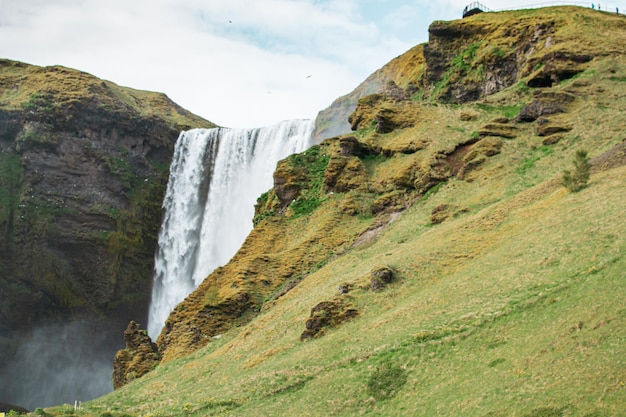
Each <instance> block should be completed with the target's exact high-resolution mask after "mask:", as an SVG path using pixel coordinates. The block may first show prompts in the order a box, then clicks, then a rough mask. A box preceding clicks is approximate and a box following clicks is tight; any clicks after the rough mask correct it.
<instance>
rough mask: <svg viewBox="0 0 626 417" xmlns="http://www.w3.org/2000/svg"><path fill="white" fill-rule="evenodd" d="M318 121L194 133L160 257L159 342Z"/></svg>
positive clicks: (238, 240)
mask: <svg viewBox="0 0 626 417" xmlns="http://www.w3.org/2000/svg"><path fill="white" fill-rule="evenodd" d="M312 131H313V122H312V121H309V120H290V121H284V122H281V123H278V124H276V125H274V126H271V127H265V128H258V129H227V128H215V129H193V130H189V131H186V132H182V133H181V134H180V136H179V138H178V141H177V142H176V147H175V150H174V156H173V160H172V165H171V167H170V178H169V182H168V184H167V191H166V195H165V199H164V201H163V208H164V210H165V214H164V218H163V223H162V225H161V231H160V233H159V246H158V250H157V252H156V255H155V262H154V263H155V266H154V282H153V287H152V300H151V303H150V312H149V319H148V334H149V335H150V337H152V338H153V339H156V337H157V336H158V335H159V333H160V332H161V329H162V328H163V325H164V324H165V320H166V319H167V317H168V316H169V314H170V312H171V311H172V309H173V308H174V307H176V305H177V304H178V303H180V302H181V301H182V300H183V299H184V298H185V297H186V296H187V295H188V294H189V293H190V292H191V291H193V290H194V289H195V288H196V287H197V286H198V285H199V284H200V283H201V282H202V280H204V278H206V277H207V276H208V275H209V274H210V273H211V272H212V271H213V270H214V269H215V268H217V267H219V266H221V265H224V264H226V263H227V262H228V261H229V260H230V259H231V258H232V256H233V255H234V254H235V253H236V252H237V250H238V249H239V247H240V246H241V244H242V243H243V241H244V240H245V238H246V236H247V235H248V233H250V231H251V230H252V218H253V215H254V203H255V202H256V199H257V198H258V197H259V196H260V195H261V194H262V193H263V192H265V191H267V190H268V189H270V188H271V187H272V174H273V173H274V170H275V168H276V164H277V162H278V161H279V160H281V159H283V158H285V157H287V156H289V155H291V154H293V153H296V152H302V151H304V150H306V149H307V148H308V147H309V146H311V145H312V143H311V133H312Z"/></svg>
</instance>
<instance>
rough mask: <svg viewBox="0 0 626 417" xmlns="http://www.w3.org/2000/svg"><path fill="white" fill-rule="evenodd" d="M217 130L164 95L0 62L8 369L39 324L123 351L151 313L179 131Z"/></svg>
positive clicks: (1, 238) (2, 337) (0, 202)
mask: <svg viewBox="0 0 626 417" xmlns="http://www.w3.org/2000/svg"><path fill="white" fill-rule="evenodd" d="M213 126H215V125H214V124H212V123H211V122H208V121H206V120H203V119H201V118H200V117H198V116H195V115H193V114H191V113H189V112H188V111H186V110H184V109H182V108H181V107H179V106H178V105H176V104H175V103H173V102H172V101H171V100H169V99H168V98H167V96H165V95H164V94H161V93H152V92H147V91H139V90H133V89H129V88H125V87H120V86H118V85H116V84H114V83H112V82H109V81H104V80H101V79H98V78H96V77H94V76H92V75H90V74H87V73H84V72H81V71H77V70H73V69H69V68H64V67H59V66H54V67H37V66H33V65H28V64H24V63H21V62H15V61H10V60H6V59H0V294H1V295H2V306H1V307H0V323H1V324H0V343H1V344H2V345H1V346H0V349H2V354H1V355H0V369H2V370H4V369H5V368H4V367H5V365H6V364H7V363H9V362H10V359H11V357H12V355H13V353H14V352H15V350H16V349H17V348H18V347H19V345H20V343H21V340H22V338H23V337H24V335H27V334H28V332H29V331H31V330H33V329H34V328H36V327H38V326H45V325H47V324H52V323H57V322H62V323H70V322H71V321H72V320H85V321H88V322H90V323H92V324H93V327H94V328H95V327H97V328H98V329H99V330H100V331H101V332H104V333H107V334H110V337H109V338H108V339H109V340H111V342H110V345H111V346H110V347H109V349H110V350H111V352H110V353H111V356H112V355H113V353H114V351H115V347H117V346H118V343H119V341H118V340H117V339H115V338H114V334H121V333H120V332H121V330H123V328H124V326H126V324H127V323H128V321H129V320H131V319H136V320H143V319H144V318H145V316H146V314H147V313H146V312H147V306H148V302H149V297H150V285H151V280H152V272H153V258H154V251H155V248H156V245H157V234H158V230H159V226H160V222H161V203H162V201H163V196H164V194H165V186H166V184H167V177H168V166H169V162H170V160H171V155H172V153H173V148H174V143H175V141H176V138H177V137H178V134H179V133H180V131H181V130H182V129H189V128H192V127H213ZM96 323H97V324H96ZM105 327H106V328H105ZM112 329H115V333H111V331H112ZM3 372H4V371H3ZM10 382H11V381H9V378H8V377H7V378H6V380H3V381H2V384H9V383H10ZM2 390H3V386H0V391H2Z"/></svg>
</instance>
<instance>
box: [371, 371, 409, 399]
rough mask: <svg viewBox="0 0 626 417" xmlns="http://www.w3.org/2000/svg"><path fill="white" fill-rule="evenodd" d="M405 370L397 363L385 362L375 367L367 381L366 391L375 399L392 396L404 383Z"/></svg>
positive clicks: (405, 377)
mask: <svg viewBox="0 0 626 417" xmlns="http://www.w3.org/2000/svg"><path fill="white" fill-rule="evenodd" d="M406 379H407V375H406V371H405V370H404V369H402V368H400V367H399V366H397V365H393V364H390V363H386V364H384V365H382V366H381V367H379V368H378V369H376V371H374V373H372V375H370V377H369V379H368V381H367V393H368V394H369V395H371V396H372V397H374V399H375V400H376V401H382V400H387V399H389V398H393V397H394V396H395V395H396V394H397V393H398V391H399V390H400V388H402V386H403V385H404V384H405V383H406Z"/></svg>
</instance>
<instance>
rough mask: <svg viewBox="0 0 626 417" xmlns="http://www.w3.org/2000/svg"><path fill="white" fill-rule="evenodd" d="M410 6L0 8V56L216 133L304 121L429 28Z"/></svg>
mask: <svg viewBox="0 0 626 417" xmlns="http://www.w3.org/2000/svg"><path fill="white" fill-rule="evenodd" d="M450 1H453V2H454V1H456V0H450ZM421 4H428V3H424V2H422V1H419V2H406V1H389V2H384V1H381V0H365V1H357V0H325V1H321V0H256V1H254V2H252V1H249V0H228V1H227V0H186V1H185V2H177V1H175V0H131V1H129V0H107V1H106V2H104V1H101V0H0V57H5V58H10V59H16V60H21V61H25V62H28V63H32V64H36V65H54V64H59V65H64V66H68V67H72V68H76V69H80V70H83V71H87V72H90V73H92V74H94V75H96V76H98V77H102V78H105V79H108V80H111V81H114V82H116V83H118V84H121V85H126V86H130V87H133V88H139V89H147V90H155V91H162V92H165V93H166V94H168V96H170V97H171V98H172V99H173V100H174V101H176V102H177V103H178V104H180V105H182V106H183V107H185V108H187V109H189V110H191V111H193V112H195V113H197V114H199V115H201V116H203V117H205V118H207V119H209V120H212V121H214V122H216V123H218V124H221V125H225V126H238V127H251V126H263V125H269V124H273V123H276V122H278V121H280V120H282V119H290V118H312V117H315V115H316V114H317V112H318V111H319V110H321V109H323V108H324V107H326V106H328V105H329V104H330V103H331V102H332V101H333V100H334V99H335V98H337V97H338V96H340V95H343V94H346V93H348V92H350V91H351V90H352V89H353V88H354V87H356V86H357V85H358V84H359V83H360V82H361V81H363V80H364V79H365V78H366V77H367V76H368V75H369V74H370V73H372V72H373V71H375V70H376V69H377V68H379V67H380V66H382V65H384V64H385V63H386V62H387V61H389V60H390V59H391V58H393V57H394V56H397V55H399V54H401V53H402V52H404V51H405V50H407V49H409V48H410V47H411V46H413V44H414V43H416V39H418V37H417V36H415V34H416V33H417V34H420V36H421V39H419V41H422V40H425V39H426V37H427V26H428V23H430V20H433V19H432V18H430V19H429V17H428V16H429V15H430V14H431V12H430V11H429V9H428V7H424V6H422V5H421ZM429 7H430V6H429ZM394 10H395V15H394ZM461 10H462V8H461ZM458 13H460V10H459V12H458ZM437 18H439V17H437ZM442 18H445V16H443V17H442ZM385 19H386V20H385ZM426 19H428V20H426ZM412 23H413V26H412V25H411V24H412ZM406 31H410V35H406V33H407V32H406ZM309 75H310V77H309V78H307V77H308V76H309Z"/></svg>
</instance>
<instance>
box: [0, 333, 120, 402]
mask: <svg viewBox="0 0 626 417" xmlns="http://www.w3.org/2000/svg"><path fill="white" fill-rule="evenodd" d="M114 332H115V335H116V337H113V335H114ZM116 342H117V343H116ZM123 344H124V343H123V337H122V336H121V332H119V329H113V328H111V326H108V327H107V326H106V325H103V324H102V323H97V322H95V321H73V322H71V323H66V324H54V325H47V326H43V327H38V328H36V329H35V330H34V331H33V332H32V334H31V336H30V338H29V339H28V340H26V341H25V342H24V343H23V344H22V345H21V347H20V348H19V349H18V351H17V354H16V356H15V357H14V358H12V359H11V361H10V363H9V365H8V366H7V368H6V369H3V370H2V378H0V402H6V403H10V404H15V405H19V406H21V407H24V408H26V409H28V410H31V411H32V410H34V409H35V408H37V407H49V406H53V405H58V404H74V401H86V400H90V399H92V398H96V397H99V396H101V395H104V394H106V393H108V392H110V391H111V390H112V389H113V385H112V382H111V373H112V367H111V364H112V361H113V355H114V354H115V351H116V350H117V349H120V348H121V347H123Z"/></svg>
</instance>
